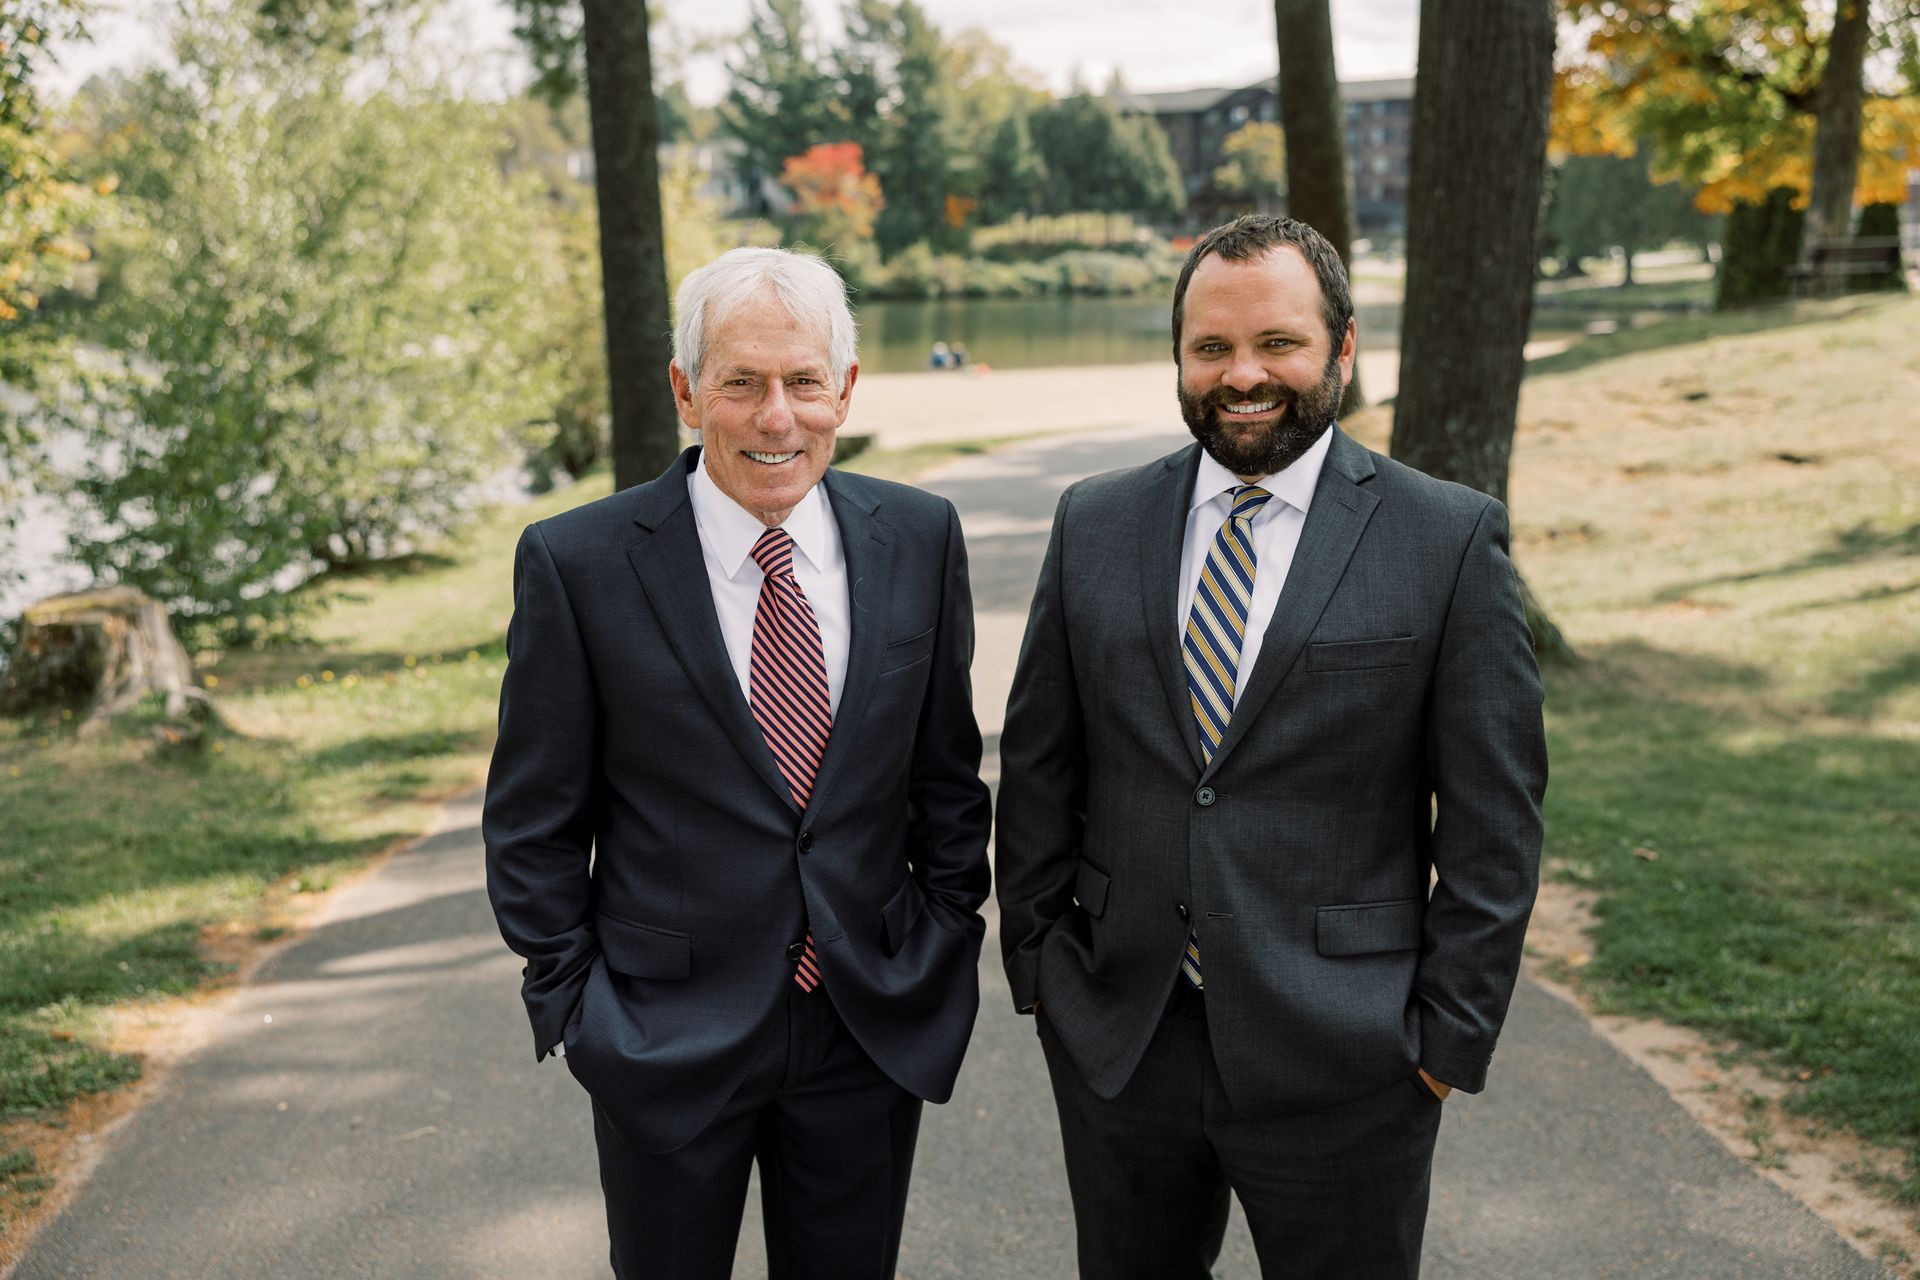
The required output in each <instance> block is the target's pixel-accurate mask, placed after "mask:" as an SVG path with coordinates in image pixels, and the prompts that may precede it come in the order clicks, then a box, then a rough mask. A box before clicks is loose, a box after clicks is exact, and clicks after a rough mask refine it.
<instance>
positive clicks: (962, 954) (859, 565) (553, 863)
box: [483, 449, 990, 1151]
mask: <svg viewBox="0 0 1920 1280" xmlns="http://www.w3.org/2000/svg"><path fill="white" fill-rule="evenodd" d="M698 458H699V450H698V449H690V450H688V451H687V452H686V453H685V454H683V455H681V457H680V458H679V459H678V460H677V461H676V462H675V463H674V464H673V465H672V466H671V467H669V468H668V470H667V471H666V473H665V474H664V475H662V476H661V477H660V478H659V479H657V480H654V481H651V482H650V483H647V484H643V485H637V486H635V487H634V488H632V489H628V490H625V491H623V492H621V493H616V494H614V495H613V496H611V497H609V498H604V499H602V500H600V501H598V502H594V503H590V504H588V505H586V506H583V507H579V508H576V509H574V510H572V511H569V512H566V513H565V514H563V515H558V516H555V517H553V518H552V519H549V520H543V521H541V522H540V523H538V524H535V525H532V526H530V527H529V528H528V529H527V531H526V533H525V534H524V535H523V536H522V538H521V541H520V548H519V552H518V554H517V556H516V558H515V563H514V614H513V622H512V625H511V627H510V628H509V630H508V634H507V652H508V664H507V673H506V680H505V683H504V685H503V687H502V689H501V694H500V738H499V742H498V745H497V746H496V747H495V748H494V753H493V767H492V771H491V773H490V774H489V776H488V779H487V799H486V810H485V816H484V819H483V831H484V835H485V839H486V846H487V890H488V893H489V895H490V896H491V898H492V900H493V907H494V912H495V915H496V916H497V918H498V920H499V924H500V932H501V933H502V935H503V936H504V937H505V938H506V940H507V944H508V945H509V946H510V947H512V948H513V950H514V951H516V952H517V953H519V954H520V955H521V956H523V957H525V958H526V961H527V965H526V969H525V982H524V985H523V991H522V994H523V995H524V997H525V1000H526V1005H527V1013H528V1016H529V1017H530V1018H531V1019H532V1022H533V1037H534V1048H535V1052H536V1054H541V1055H544V1054H545V1053H546V1052H547V1051H548V1050H550V1049H551V1048H552V1047H553V1046H554V1045H555V1044H557V1043H559V1042H560V1041H561V1040H562V1038H563V1037H564V1039H565V1042H566V1046H567V1059H566V1060H567V1065H568V1066H569V1067H571V1068H572V1070H573V1072H574V1074H575V1075H576V1076H577V1077H579V1079H580V1081H581V1083H582V1084H583V1085H585V1086H586V1088H587V1089H588V1091H589V1092H590V1093H592V1094H593V1095H594V1096H595V1098H596V1099H597V1100H598V1101H599V1102H600V1103H601V1105H602V1106H603V1107H604V1108H605V1109H606V1110H607V1111H608V1112H609V1114H610V1115H611V1116H612V1117H613V1119H614V1121H615V1123H616V1124H617V1125H618V1126H619V1127H620V1129H621V1130H622V1133H623V1136H625V1137H626V1138H627V1139H628V1140H629V1141H631V1142H633V1143H635V1144H637V1145H639V1146H641V1147H642V1148H643V1149H646V1150H653V1151H665V1150H671V1149H673V1148H675V1147H677V1146H680V1145H682V1144H684V1143H685V1142H687V1141H688V1140H689V1139H691V1138H692V1137H693V1136H694V1135H696V1134H697V1133H698V1132H699V1131H700V1130H701V1129H702V1128H704V1127H705V1125H706V1123H707V1121H708V1120H709V1119H711V1118H712V1116H713V1115H714V1114H715V1113H716V1112H717V1111H718V1110H719V1108H720V1106H721V1104H722V1103H724V1102H725V1101H726V1099H727V1098H728V1097H729V1096H730V1095H731V1094H732V1092H733V1090H734V1088H735V1087H736V1086H737V1085H738V1084H739V1082H740V1080H741V1079H742V1077H743V1076H744V1074H745V1073H746V1071H747V1068H748V1067H749V1065H750V1064H751V1062H752V1059H753V1054H754V1051H755V1048H756V1046H757V1045H760V1044H762V1043H763V1039H762V1038H763V1037H764V1036H767V1035H770V1034H779V1035H784V1034H785V1031H784V1029H783V1027H784V1024H783V1023H782V1022H781V1018H782V1017H783V1016H784V1012H783V1011H784V1008H785V1000H786V998H787V993H788V991H789V990H790V989H791V988H792V985H793V968H794V966H793V964H792V962H791V961H790V960H789V959H788V957H787V949H788V947H789V946H790V945H791V944H792V943H794V942H795V941H797V940H798V939H800V938H801V937H802V935H803V933H804V931H805V930H806V928H807V927H808V926H809V925H811V927H812V930H813V935H814V940H815V945H816V949H817V950H818V953H819V958H820V968H821V970H822V973H823V975H824V982H825V993H826V996H827V998H830V999H831V1000H832V1001H833V1004H834V1008H835V1009H836V1010H837V1011H838V1012H839V1014H840V1016H841V1018H842V1019H843V1020H844V1021H845V1022H846V1024H847V1026H848V1028H849V1029H850V1030H851V1031H852V1032H853V1035H854V1037H855V1038H856V1039H857V1040H858V1041H859V1042H860V1044H861V1045H862V1047H864V1048H865V1049H866V1051H867V1053H868V1054H869V1055H870V1056H871V1057H872V1058H873V1060H874V1061H875V1062H876V1063H878V1064H879V1066H880V1068H881V1069H882V1070H883V1071H885V1072H886V1073H887V1074H888V1075H889V1076H891V1077H892V1078H893V1079H894V1080H895V1081H896V1082H898V1083H899V1084H900V1085H901V1086H903V1087H904V1088H906V1089H908V1090H909V1091H911V1092H912V1093H914V1094H916V1095H917V1096H919V1097H922V1098H926V1099H928V1100H930V1101H934V1102H943V1101H945V1100H946V1099H947V1097H948V1096H949V1095H950V1094H951V1093H952V1090H953V1081H954V1076H955V1074H956V1073H957V1072H958V1070H959V1067H960V1059H961V1055H962V1054H963V1053H964V1052H965V1050H966V1045H967V1039H968V1036H969V1035H970V1034H971V1032H972V1029H973V1021H974V1015H975V1013H976V1012H977V1011H978V1007H979V975H978V964H979V955H980V942H981V938H982V936H983V933H984V929H985V926H984V924H983V922H982V921H981V918H980V915H979V908H980V905H981V903H982V902H984V901H985V900H986V895H987V862H986V842H987V835H988V831H989V825H990V817H989V811H988V799H987V789H986V787H985V785H984V784H982V783H981V781H980V777H979V765H980V731H979V728H978V725H977V724H976V722H975V720H974V716H973V708H972V692H971V687H970V683H969V675H968V668H969V665H970V663H971V661H972V657H973V607H972V599H971V596H970V593H969V589H968V585H967V561H966V551H965V548H964V546H963V544H962V542H961V537H960V523H959V519H958V517H957V516H956V515H955V513H954V510H953V507H952V504H950V503H948V502H947V501H946V500H945V499H942V498H937V497H934V496H933V495H931V494H928V493H924V492H922V491H920V490H918V489H911V488H908V487H907V486H905V485H897V484H890V483H888V482H886V481H882V480H874V479H869V478H867V477H863V476H855V475H846V474H843V473H840V472H837V471H831V470H830V471H828V472H827V474H826V477H825V479H824V480H823V481H822V483H823V484H825V485H826V486H827V493H828V495H829V497H830V498H831V500H832V509H833V515H834V518H835V520H836V522H837V523H838V525H839V528H840V537H841V541H842V543H843V545H844V547H845V551H846V562H847V585H848V589H849V600H850V614H851V621H852V637H851V651H850V653H849V656H848V660H847V675H846V683H845V686H844V688H843V691H842V694H841V699H840V708H839V712H838V714H837V715H836V716H835V718H834V725H833V733H832V736H831V738H830V739H829V741H828V743H827V749H826V755H825V757H824V758H823V760H822V762H821V766H820V772H819V775H818V777H817V779H816V781H815V785H814V788H813V794H812V800H811V803H810V805H809V807H808V809H807V811H806V812H805V813H801V812H798V811H797V810H796V809H795V808H794V807H793V803H792V801H791V799H790V797H789V794H788V790H787V787H786V784H785V782H784V781H783V780H782V779H781V776H780V772H779V769H778V767H777V765H776V764H775V762H774V758H773V754H772V753H771V752H770V751H769V750H768V749H767V745H766V741H765V739H764V738H762V736H761V734H760V730H759V727H758V726H757V725H756V724H755V723H754V721H753V717H752V713H751V711H750V710H749V709H748V707H747V701H746V698H745V696H744V695H743V694H742V692H741V689H740V683H739V680H738V678H737V677H736V676H735V674H734V669H733V667H732V665H731V664H730V663H729V661H728V658H727V650H726V644H725V642H724V641H723V640H722V638H721V634H720V623H719V618H718V616H717V614H716V613H715V611H714V606H713V594H712V591H711V589H710V588H709V586H708V584H707V571H706V567H705V565H704V563H703V561H702V558H701V550H700V541H699V535H698V532H697V528H696V525H695V523H694V517H693V506H692V503H691V501H690V500H689V497H688V493H687V480H688V476H689V475H690V474H691V472H692V469H693V468H694V467H695V466H697V465H699V463H698ZM590 855H591V857H590Z"/></svg>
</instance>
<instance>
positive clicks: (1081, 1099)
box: [996, 215, 1547, 1280]
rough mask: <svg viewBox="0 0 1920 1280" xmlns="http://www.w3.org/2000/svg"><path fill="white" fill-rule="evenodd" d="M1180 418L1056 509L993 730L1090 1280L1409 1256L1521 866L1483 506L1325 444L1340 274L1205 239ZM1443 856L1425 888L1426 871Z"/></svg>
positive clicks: (1512, 666)
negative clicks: (1165, 449)
mask: <svg viewBox="0 0 1920 1280" xmlns="http://www.w3.org/2000/svg"><path fill="white" fill-rule="evenodd" d="M1172 330H1173V354H1174V365H1175V369H1176V372H1177V375H1178V398H1179V404H1180V411H1181V416H1182V417H1183V418H1184V419H1185V420H1186V424H1187V427H1188V429H1189V430H1190V431H1191V432H1192V433H1193V436H1194V438H1195V440H1196V443H1194V444H1192V445H1189V446H1188V447H1187V448H1185V449H1182V450H1180V451H1179V452H1177V453H1174V454H1172V455H1170V456H1168V457H1166V458H1163V459H1161V460H1160V461H1158V462H1154V463H1150V464H1148V465H1147V466H1144V467H1138V468H1135V469H1133V470H1130V471H1119V472H1112V473H1109V474H1107V475H1103V476H1097V477H1095V478H1093V479H1090V480H1083V481H1081V482H1080V483H1078V484H1075V485H1073V486H1072V487H1071V488H1069V489H1068V490H1067V491H1066V493H1065V494H1064V495H1063V496H1062V498H1061V499H1060V505H1059V509H1058V511H1057V513H1056V514H1055V516H1054V522H1053V534H1052V539H1051V541H1050V542H1049V544H1048V547H1047V554H1046V560H1045V562H1044V565H1043V567H1042V568H1041V571H1040V582H1039V586H1038V589H1037V590H1036V591H1035V593H1034V597H1033V608H1032V613H1031V615H1030V616H1029V618H1028V621H1027V632H1026V640H1025V643H1024V644H1023V645H1022V647H1021V651H1020V660H1019V664H1018V666H1017V668H1016V669H1015V672H1014V678H1013V690H1012V697H1011V700H1010V701H1009V703H1008V706H1007V715H1006V724H1005V728H1004V730H1003V732H1002V736H1001V747H1000V761H1001V767H1000V778H1001V782H1000V797H999V804H1000V817H999V826H998V828H997V831H996V847H997V850H998V852H997V855H996V859H997V880H998V884H997V889H998V893H999V902H1000V943H1001V950H1002V953H1003V955H1004V958H1005V961H1006V969H1007V981H1008V984H1009V986H1010V987H1011V990H1012V996H1013V1004H1014V1007H1015V1008H1016V1009H1018V1010H1020V1011H1021V1012H1023V1013H1032V1014H1033V1015H1034V1016H1035V1020H1036V1022H1037V1024H1038V1029H1039V1034H1040V1043H1041V1046H1042V1048H1043V1049H1044V1051H1045V1055H1046V1060H1047V1068H1048V1072H1049V1074H1050V1075H1051V1077H1052V1083H1053V1092H1054V1101H1055V1104H1056V1106H1057V1108H1058V1111H1059V1117H1060V1132H1061V1138H1062V1140H1063V1143H1064V1146H1065V1153H1066V1165H1067V1182H1068V1187H1069V1189H1070V1191H1071V1193H1072V1196H1073V1207H1074V1219H1075V1226H1076V1233H1077V1237H1078V1246H1079V1260H1080V1275H1081V1276H1083V1277H1085V1278H1086V1280H1201V1278H1202V1277H1205V1276H1207V1275H1208V1274H1210V1268H1211V1266H1212V1264H1213V1262H1214V1260H1215V1258H1216V1257H1217V1256H1218V1255H1219V1252H1220V1246H1221V1241H1222V1238H1223V1235H1224V1232H1225V1229H1226V1223H1227V1209H1228V1201H1229V1191H1231V1192H1232V1193H1233V1194H1235V1195H1237V1196H1238V1198H1239V1200H1240V1203H1241V1205H1242V1207H1243V1208H1244V1209H1245V1211H1246V1217H1247V1224H1248V1226H1249V1227H1250V1228H1251V1231H1252V1235H1253V1241H1254V1246H1255V1248H1256V1249H1257V1250H1258V1252H1259V1256H1260V1266H1261V1271H1262V1273H1263V1274H1265V1275H1269V1276H1282V1275H1284V1276H1287V1277H1290V1278H1294V1280H1412V1277H1415V1276H1417V1275H1418V1273H1419V1268H1420V1246H1421V1238H1422V1234H1423V1232H1424V1230H1425V1225H1426V1217H1427V1196H1428V1180H1429V1175H1430V1172H1431V1168H1432V1161H1433V1150H1434V1141H1435V1137H1436V1135H1437V1134H1438V1131H1439V1128H1440V1119H1441V1110H1442V1107H1441V1103H1442V1100H1443V1099H1444V1098H1445V1097H1446V1095H1447V1093H1448V1091H1449V1090H1450V1089H1451V1088H1458V1089H1465V1090H1467V1091H1469V1092H1477V1091H1478V1090H1480V1089H1481V1088H1482V1087H1483V1086H1484V1085H1485V1083H1486V1078H1487V1066H1488V1060H1489V1059H1490V1058H1491V1056H1492V1054H1493V1048H1494V1042H1495V1040H1496V1039H1497V1037H1498V1035H1499V1032H1500V1027H1501V1024H1502V1022H1503V1021H1504V1019H1505V1017H1506V1013H1507V1004H1508V1001H1509V999H1510V998H1511V996H1512V993H1513V986H1514V981H1515V978H1516V976H1517V974H1518V971H1519V967H1520V951H1521V942H1522V939H1523V937H1524V935H1525V932H1526V923H1527V915H1528V912H1529V910H1530V908H1531V907H1532V904H1533V897H1534V890H1535V886H1536V883H1537V868H1538V861H1539V855H1540V840H1541V819H1540V805H1541V799H1542V796H1543V794H1544V792H1545V788H1546V778H1547V757H1546V744H1545V737H1544V734H1543V730H1542V725H1541V685H1540V677H1539V673H1538V671H1537V670H1536V668H1535V665H1534V656H1533V644H1532V640H1531V637H1530V636H1529V634H1528V630H1527V621H1526V616H1525V614H1524V612H1523V611H1522V609H1521V604H1520V594H1519V591H1518V588H1517V585H1516V582H1515V578H1514V574H1513V565H1512V562H1511V560H1510V559H1509V558H1508V550H1507V513H1506V510H1505V508H1503V507H1502V506H1501V504H1500V503H1498V502H1496V501H1494V500H1493V499H1492V498H1489V497H1487V496H1486V495H1485V494H1482V493H1476V492H1474V491H1472V490H1470V489H1466V488H1463V487H1461V486H1459V485H1455V484H1446V483H1442V482H1441V481H1438V480H1433V479H1429V478H1428V477H1426V476H1424V475H1421V474H1420V473H1419V472H1416V471H1412V470H1409V469H1408V468H1407V467H1404V466H1402V465H1400V464H1399V463H1396V462H1392V461H1390V460H1388V459H1387V458H1384V457H1382V456H1380V455H1378V454H1375V453H1372V452H1370V451H1369V450H1367V449H1365V448H1363V447H1361V446H1360V445H1359V444H1357V443H1355V442H1354V441H1353V439H1352V438H1351V437H1349V436H1347V435H1346V434H1344V433H1343V432H1342V431H1341V430H1340V428H1339V426H1338V425H1337V423H1336V422H1335V419H1336V417H1337V416H1338V414H1339V411H1340V401H1341V396H1342V393H1343V392H1344V390H1345V388H1346V385H1347V383H1348V381H1349V380H1350V379H1351V377H1352V373H1353V357H1354V337H1355V326H1354V321H1353V305H1352V300H1351V294H1350V293H1349V290H1348V284H1347V275H1346V269H1345V268H1344V267H1343V266H1342V264H1341V262H1340V258H1339V256H1338V255H1337V254H1336V253H1335V252H1334V250H1333V247H1332V246H1331V245H1329V244H1328V243H1327V241H1326V240H1325V238H1324V237H1322V236H1321V235H1320V234H1319V233H1318V232H1316V231H1314V230H1313V229H1312V228H1311V227H1308V226H1306V225H1305V224H1304V223H1300V222H1295V221H1293V220H1291V219H1284V218H1275V217H1269V216H1265V215H1250V216H1248V217H1244V218H1241V219H1238V220H1236V221H1234V222H1231V223H1228V224H1227V225H1226V226H1223V227H1217V228H1215V229H1214V230H1213V231H1211V232H1209V233H1208V234H1207V235H1206V236H1205V237H1203V238H1202V239H1201V240H1200V241H1199V242H1198V243H1196V244H1195V245H1194V247H1193V249H1192V251H1191V252H1190V253H1189V254H1188V256H1187V260H1186V264H1185V266H1184V268H1183V269H1182V271H1181V273H1180V277H1179V281H1178V283H1177V284H1176V285H1175V286H1174V293H1173V324H1172ZM1435 873H1437V875H1438V879H1437V882H1432V889H1431V893H1429V883H1430V879H1429V877H1430V876H1431V875H1433V874H1435Z"/></svg>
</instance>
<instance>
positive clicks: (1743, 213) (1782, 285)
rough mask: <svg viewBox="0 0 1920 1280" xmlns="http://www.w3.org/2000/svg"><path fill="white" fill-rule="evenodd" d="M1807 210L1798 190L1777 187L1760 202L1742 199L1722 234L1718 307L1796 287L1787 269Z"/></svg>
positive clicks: (1715, 303)
mask: <svg viewBox="0 0 1920 1280" xmlns="http://www.w3.org/2000/svg"><path fill="white" fill-rule="evenodd" d="M1804 218H1805V215H1804V214H1802V213H1801V212H1800V210H1798V209H1795V208H1794V207H1793V191H1792V189H1791V188H1789V187H1775V188H1774V189H1773V190H1771V191H1769V192H1768V193H1767V198H1766V200H1764V201H1763V202H1761V203H1759V204H1745V203H1742V204H1736V205H1734V206H1733V210H1732V212H1730V213H1728V214H1727V224H1726V228H1725V230H1724V231H1723V232H1722V233H1721V238H1720V269H1719V271H1718V272H1716V273H1715V275H1714V293H1713V306H1714V310H1716V311H1726V310H1729V309H1731V308H1733V307H1744V306H1747V305H1749V304H1751V303H1756V302H1771V301H1774V300H1777V299H1780V298H1785V297H1788V296H1789V295H1791V294H1792V292H1793V279H1792V277H1791V276H1789V275H1788V274H1787V270H1788V268H1789V267H1791V266H1792V265H1793V255H1794V249H1795V247H1796V246H1797V245H1799V244H1800V243H1801V240H1802V237H1801V234H1800V228H1801V225H1802V223H1803V221H1804Z"/></svg>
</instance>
